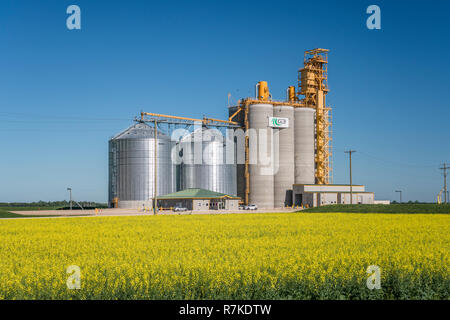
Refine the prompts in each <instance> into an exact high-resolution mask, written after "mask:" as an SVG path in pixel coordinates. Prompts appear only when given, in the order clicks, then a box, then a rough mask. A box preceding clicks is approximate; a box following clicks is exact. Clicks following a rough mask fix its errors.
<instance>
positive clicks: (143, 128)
mask: <svg viewBox="0 0 450 320" xmlns="http://www.w3.org/2000/svg"><path fill="white" fill-rule="evenodd" d="M154 136H155V135H154V127H152V126H149V125H148V124H146V123H143V122H138V123H136V124H134V125H132V126H131V127H129V128H128V129H126V130H124V131H122V132H120V133H119V134H117V135H115V136H114V137H113V138H112V140H116V139H149V138H150V139H153V137H154ZM168 138H169V137H168V136H167V135H165V134H164V133H162V132H161V130H158V139H168Z"/></svg>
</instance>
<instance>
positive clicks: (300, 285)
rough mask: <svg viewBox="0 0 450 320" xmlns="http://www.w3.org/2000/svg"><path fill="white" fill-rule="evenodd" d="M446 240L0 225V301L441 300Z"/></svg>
mask: <svg viewBox="0 0 450 320" xmlns="http://www.w3.org/2000/svg"><path fill="white" fill-rule="evenodd" d="M449 234H450V215H445V214H439V215H438V214H436V215H434V214H343V213H323V214H322V213H314V214H306V213H283V214H230V215H172V216H140V217H139V216H134V217H84V218H56V219H11V220H0V299H412V298H414V299H448V298H449V288H450V275H449V263H450V260H449V248H450V239H449ZM71 265H76V266H78V267H79V268H80V282H79V284H80V286H81V288H80V289H69V288H68V286H67V279H68V278H69V276H71V275H70V274H68V273H67V272H66V271H67V268H68V267H69V266H71ZM371 265H375V266H378V267H379V268H380V271H381V272H380V275H381V283H380V284H381V289H372V290H371V289H369V288H368V287H367V278H368V277H369V274H368V273H367V272H366V271H367V268H368V266H371ZM74 283H76V281H75V282H73V281H72V282H71V283H70V284H74Z"/></svg>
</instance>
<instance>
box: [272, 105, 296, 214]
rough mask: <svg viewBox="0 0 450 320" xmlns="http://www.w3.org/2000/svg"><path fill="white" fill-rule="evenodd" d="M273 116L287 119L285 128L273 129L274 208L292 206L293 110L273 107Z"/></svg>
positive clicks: (293, 167)
mask: <svg viewBox="0 0 450 320" xmlns="http://www.w3.org/2000/svg"><path fill="white" fill-rule="evenodd" d="M273 116H274V117H276V118H283V119H288V122H287V127H280V128H274V129H273V131H274V133H275V132H276V131H278V134H279V136H278V148H275V152H278V170H277V172H276V173H275V176H274V207H285V206H290V205H292V185H293V184H294V170H295V164H294V108H293V107H292V106H287V105H286V106H274V107H273Z"/></svg>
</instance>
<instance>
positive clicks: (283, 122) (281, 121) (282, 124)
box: [269, 117, 289, 128]
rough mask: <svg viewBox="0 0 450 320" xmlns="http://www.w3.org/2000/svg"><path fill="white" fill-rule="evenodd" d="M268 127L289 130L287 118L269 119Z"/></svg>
mask: <svg viewBox="0 0 450 320" xmlns="http://www.w3.org/2000/svg"><path fill="white" fill-rule="evenodd" d="M269 127H272V128H289V118H276V117H269Z"/></svg>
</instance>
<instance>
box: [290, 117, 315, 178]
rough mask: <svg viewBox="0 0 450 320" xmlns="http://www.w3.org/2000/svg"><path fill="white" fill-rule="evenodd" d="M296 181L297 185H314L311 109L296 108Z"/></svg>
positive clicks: (312, 120)
mask: <svg viewBox="0 0 450 320" xmlns="http://www.w3.org/2000/svg"><path fill="white" fill-rule="evenodd" d="M294 115H295V123H294V141H295V148H294V152H295V153H294V154H295V179H294V182H295V183H296V184H314V183H315V176H314V174H315V173H314V156H315V154H314V152H315V151H314V118H315V111H314V109H311V108H295V111H294Z"/></svg>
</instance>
